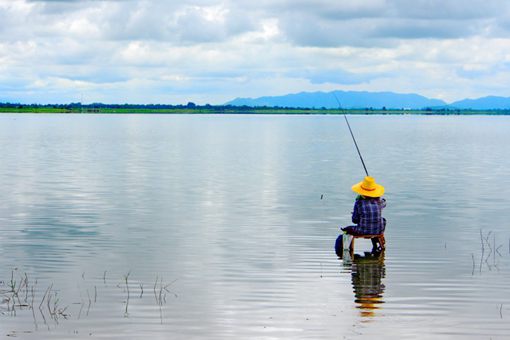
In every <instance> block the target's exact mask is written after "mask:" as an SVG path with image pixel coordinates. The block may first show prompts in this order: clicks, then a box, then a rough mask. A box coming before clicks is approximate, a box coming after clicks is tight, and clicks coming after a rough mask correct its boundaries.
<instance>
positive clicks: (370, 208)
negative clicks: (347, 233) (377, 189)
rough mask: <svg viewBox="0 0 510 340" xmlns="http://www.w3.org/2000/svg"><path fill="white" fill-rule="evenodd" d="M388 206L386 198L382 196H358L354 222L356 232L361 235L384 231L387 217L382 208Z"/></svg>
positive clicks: (353, 214)
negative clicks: (384, 216)
mask: <svg viewBox="0 0 510 340" xmlns="http://www.w3.org/2000/svg"><path fill="white" fill-rule="evenodd" d="M384 207H386V200H385V199H384V198H380V197H366V196H358V198H357V199H356V202H355V203H354V210H353V212H352V222H353V223H355V224H357V225H356V226H355V228H354V229H355V233H356V234H361V235H378V234H382V233H384V229H385V225H386V223H385V219H384V218H383V217H382V209H383V208H384Z"/></svg>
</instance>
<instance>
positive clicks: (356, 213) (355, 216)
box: [352, 200, 360, 224]
mask: <svg viewBox="0 0 510 340" xmlns="http://www.w3.org/2000/svg"><path fill="white" fill-rule="evenodd" d="M358 202H359V200H356V202H354V209H353V211H352V223H354V224H358V223H359V218H360V216H359V211H358V210H359V209H358V205H359V203H358Z"/></svg>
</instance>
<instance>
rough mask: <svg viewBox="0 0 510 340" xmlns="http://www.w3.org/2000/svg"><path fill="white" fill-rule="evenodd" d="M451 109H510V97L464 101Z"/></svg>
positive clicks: (452, 105)
mask: <svg viewBox="0 0 510 340" xmlns="http://www.w3.org/2000/svg"><path fill="white" fill-rule="evenodd" d="M449 107H451V108H457V109H472V110H503V109H510V98H509V97H495V96H489V97H482V98H478V99H464V100H460V101H457V102H454V103H451V104H450V105H449Z"/></svg>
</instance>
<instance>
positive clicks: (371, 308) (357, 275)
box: [344, 251, 386, 317]
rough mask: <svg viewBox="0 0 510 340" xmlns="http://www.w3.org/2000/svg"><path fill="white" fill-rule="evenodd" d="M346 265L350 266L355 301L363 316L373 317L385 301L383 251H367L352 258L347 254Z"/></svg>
mask: <svg viewBox="0 0 510 340" xmlns="http://www.w3.org/2000/svg"><path fill="white" fill-rule="evenodd" d="M344 266H350V268H351V278H352V287H353V289H354V297H355V299H354V301H355V302H356V308H359V309H360V311H361V316H362V317H372V316H374V315H375V311H376V310H377V309H379V308H380V304H382V303H384V300H383V293H384V289H385V286H384V284H383V283H382V282H381V281H382V279H383V278H384V277H385V274H386V269H385V266H384V251H383V252H365V254H364V255H358V254H355V255H354V258H352V259H350V258H349V255H348V254H346V256H345V257H344Z"/></svg>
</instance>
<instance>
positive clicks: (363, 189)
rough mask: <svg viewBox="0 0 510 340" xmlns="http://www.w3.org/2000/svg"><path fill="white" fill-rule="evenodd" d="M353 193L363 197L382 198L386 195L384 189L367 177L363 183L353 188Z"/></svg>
mask: <svg viewBox="0 0 510 340" xmlns="http://www.w3.org/2000/svg"><path fill="white" fill-rule="evenodd" d="M352 191H354V192H356V193H358V194H360V195H362V196H368V197H381V196H382V195H383V194H384V187H383V186H382V185H380V184H377V183H375V179H374V178H373V177H370V176H366V177H365V178H364V179H363V181H362V182H359V183H358V184H354V185H353V186H352Z"/></svg>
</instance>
